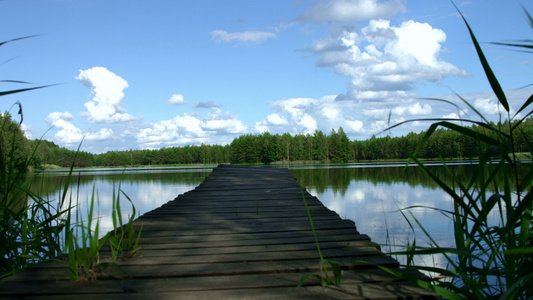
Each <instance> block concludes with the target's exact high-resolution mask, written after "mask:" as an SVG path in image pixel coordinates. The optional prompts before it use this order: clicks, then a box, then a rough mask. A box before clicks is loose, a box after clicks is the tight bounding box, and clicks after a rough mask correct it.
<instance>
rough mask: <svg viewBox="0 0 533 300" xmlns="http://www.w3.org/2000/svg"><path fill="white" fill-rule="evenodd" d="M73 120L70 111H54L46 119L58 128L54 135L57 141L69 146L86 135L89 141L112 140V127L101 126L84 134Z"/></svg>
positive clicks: (78, 141)
mask: <svg viewBox="0 0 533 300" xmlns="http://www.w3.org/2000/svg"><path fill="white" fill-rule="evenodd" d="M72 120H74V116H73V115H72V114H71V113H69V112H52V113H50V114H48V116H46V118H45V121H46V122H47V123H48V124H49V125H50V126H53V127H54V128H55V129H57V130H58V132H57V133H56V134H54V137H53V140H54V141H55V142H57V143H60V144H66V145H67V146H69V145H75V144H79V143H80V142H81V141H82V139H83V138H84V137H85V140H87V141H103V140H110V139H112V138H113V136H114V132H113V130H111V129H110V128H100V129H99V130H98V131H95V132H88V133H86V134H84V133H82V131H81V129H79V128H77V127H76V126H75V125H74V124H72V123H71V122H70V121H72Z"/></svg>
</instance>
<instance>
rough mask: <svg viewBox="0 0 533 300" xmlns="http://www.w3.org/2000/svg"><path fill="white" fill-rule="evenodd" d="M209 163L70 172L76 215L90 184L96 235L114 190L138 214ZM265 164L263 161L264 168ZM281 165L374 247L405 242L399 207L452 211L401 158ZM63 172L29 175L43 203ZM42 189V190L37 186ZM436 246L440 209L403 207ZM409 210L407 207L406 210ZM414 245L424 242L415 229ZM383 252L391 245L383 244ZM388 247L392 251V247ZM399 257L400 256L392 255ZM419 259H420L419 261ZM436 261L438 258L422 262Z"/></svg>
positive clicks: (446, 230) (189, 183) (457, 166)
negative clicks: (395, 160)
mask: <svg viewBox="0 0 533 300" xmlns="http://www.w3.org/2000/svg"><path fill="white" fill-rule="evenodd" d="M472 164H473V163H472V162H455V163H453V166H452V168H454V171H455V173H456V174H458V175H460V176H465V177H464V178H468V176H469V174H471V172H473V171H474V168H475V167H474V166H473V165H472ZM428 165H431V168H433V169H434V171H435V172H438V173H442V174H444V169H443V167H442V166H441V165H440V164H439V163H428ZM214 167H215V166H188V167H172V168H167V167H161V168H126V169H83V170H76V171H75V172H74V174H73V175H74V176H73V180H72V182H73V183H72V184H71V188H70V190H69V196H67V198H70V197H72V199H74V200H73V201H74V202H75V201H76V199H79V202H80V205H79V206H78V208H77V209H79V210H81V211H80V212H81V213H83V212H86V211H87V205H86V204H87V203H88V202H89V201H90V199H91V195H92V193H93V187H94V189H95V195H96V196H95V198H96V199H97V208H98V211H99V216H100V227H101V232H104V233H105V232H107V231H109V230H111V229H113V228H112V222H111V218H110V215H111V203H112V197H113V191H115V193H117V192H118V187H119V186H120V189H121V190H122V191H123V192H124V193H125V194H127V195H128V197H129V198H130V199H131V200H132V202H133V203H134V205H135V207H136V209H137V213H138V214H141V215H142V214H143V213H146V212H148V211H151V210H153V209H155V208H157V207H159V206H161V205H162V204H164V203H166V202H168V201H171V200H173V199H174V198H176V197H177V196H178V195H180V194H183V193H185V192H187V191H189V190H192V189H194V188H195V187H196V186H197V185H199V184H200V183H202V181H203V180H204V178H205V177H206V176H208V175H209V174H210V172H211V171H212V169H213V168H214ZM265 167H267V166H265ZM276 167H287V168H288V169H289V170H290V171H291V172H292V174H293V175H294V176H295V177H296V178H297V179H298V182H299V183H300V185H302V186H303V187H305V188H307V190H308V191H309V192H310V193H311V194H312V195H315V196H317V197H318V198H319V199H320V200H321V201H322V202H323V203H324V205H325V206H327V207H328V208H330V209H331V210H334V211H336V212H337V213H338V214H339V215H340V216H341V217H342V218H344V219H350V220H353V221H354V222H355V223H356V226H357V230H358V231H359V232H360V233H363V234H367V235H369V236H370V237H371V239H372V240H373V241H374V242H377V243H379V244H392V245H400V246H403V245H406V243H407V240H408V239H412V238H413V236H414V233H413V231H412V230H411V229H410V227H409V224H408V223H407V222H406V220H405V219H404V217H403V216H402V214H401V213H400V212H399V209H400V208H405V207H409V206H427V207H437V208H441V209H448V210H451V209H452V208H453V206H452V202H451V198H450V197H449V196H448V195H447V194H445V193H444V192H443V191H441V190H440V189H439V188H438V187H437V186H436V184H434V183H433V182H432V181H431V179H429V178H428V177H427V176H425V175H424V174H423V173H422V172H421V170H420V169H419V168H418V167H416V166H409V167H407V168H405V163H386V164H384V163H357V164H317V165H290V166H276ZM67 174H68V171H66V170H53V171H45V172H42V173H40V174H36V175H35V177H34V180H35V182H34V184H33V188H34V189H36V188H37V187H43V188H41V189H42V190H43V191H42V192H41V194H42V193H43V192H45V193H47V194H48V198H49V199H50V200H57V199H60V198H61V191H62V185H63V183H64V182H65V180H66V178H67ZM44 187H46V188H44ZM121 203H122V209H123V212H124V219H125V218H127V217H128V216H130V215H131V213H132V210H131V205H130V204H129V203H128V201H127V200H126V198H125V197H124V196H123V195H122V196H121ZM409 211H410V212H412V213H413V214H414V215H415V216H416V218H418V220H419V221H420V222H421V223H422V224H423V225H424V226H425V228H426V229H427V230H428V231H429V232H430V233H431V236H432V237H433V238H434V239H435V240H436V241H437V242H438V243H439V244H440V245H441V246H450V245H453V240H452V235H451V233H452V223H451V220H450V219H449V218H448V217H446V216H444V215H443V214H441V213H440V212H438V211H436V210H432V209H427V208H413V209H410V210H409ZM406 214H407V215H409V212H406ZM416 235H417V245H422V244H424V241H426V240H427V239H426V238H425V237H424V236H423V235H422V234H421V232H420V231H419V230H417V232H416ZM382 250H383V251H384V252H388V251H390V250H391V248H390V247H388V246H387V247H383V248H382ZM392 250H394V248H392ZM398 259H399V260H400V261H402V259H401V258H398ZM419 262H420V261H419ZM423 263H426V264H429V265H434V264H435V265H438V266H443V265H442V264H443V263H444V262H443V261H441V259H439V258H438V257H437V258H435V257H433V258H430V261H426V262H423Z"/></svg>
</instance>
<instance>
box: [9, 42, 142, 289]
mask: <svg viewBox="0 0 533 300" xmlns="http://www.w3.org/2000/svg"><path fill="white" fill-rule="evenodd" d="M22 39H24V38H22ZM16 40H20V38H19V39H13V40H9V41H6V42H0V46H2V45H5V44H6V43H8V42H12V41H16ZM2 82H10V83H20V84H25V82H21V81H14V80H3V81H2ZM43 87H44V86H40V87H31V88H24V89H15V90H8V91H3V92H0V96H4V95H9V94H14V93H20V92H25V91H29V90H34V89H38V88H43ZM15 105H16V106H18V116H19V118H20V121H19V122H16V121H14V120H13V119H12V116H11V114H10V113H9V112H4V113H2V114H0V279H1V278H4V277H7V276H10V275H13V274H15V273H16V272H18V271H20V270H22V269H24V268H26V267H28V266H30V265H32V264H35V263H39V262H43V261H46V260H58V259H60V257H61V256H62V255H63V254H67V253H68V255H67V263H68V268H69V271H70V272H69V274H70V279H71V280H79V279H84V280H90V279H95V278H96V275H98V274H99V273H101V272H102V271H103V269H104V268H105V267H106V266H107V265H109V264H113V262H112V261H111V262H105V263H102V262H100V260H99V255H100V250H101V249H102V247H103V246H104V245H105V244H106V243H108V244H109V247H110V252H111V253H112V255H111V256H112V257H111V258H112V259H113V260H114V259H116V258H117V257H118V256H119V255H125V254H127V255H128V256H133V255H135V254H136V252H137V250H138V247H137V245H138V243H139V238H140V232H139V233H137V232H135V230H133V226H132V222H133V219H134V216H135V207H134V206H133V203H131V200H130V199H129V198H128V201H129V202H130V203H131V205H132V208H133V214H132V216H131V217H130V218H129V219H128V220H127V221H126V222H124V221H123V220H122V213H121V210H120V197H119V196H117V197H116V198H115V197H113V224H114V227H115V228H116V230H115V231H114V234H113V235H112V234H111V233H108V234H107V235H105V236H104V238H100V236H99V224H98V223H99V222H98V220H97V219H98V218H97V217H95V216H94V213H93V212H94V204H95V200H96V198H95V194H94V192H93V196H92V199H90V202H89V211H88V212H87V214H86V215H85V214H83V212H80V210H79V203H80V201H79V200H80V199H78V198H76V197H73V196H72V192H71V191H70V197H67V195H68V194H69V188H70V187H71V182H70V180H71V175H72V170H73V168H74V165H75V163H76V156H77V154H78V153H79V151H74V152H73V157H72V160H71V162H70V172H69V174H68V177H67V180H66V182H65V183H64V185H63V191H62V194H61V195H59V197H58V198H57V199H53V200H50V197H49V195H47V194H46V193H44V192H39V191H42V189H39V188H35V187H31V186H30V182H32V178H30V177H29V176H26V174H27V173H28V171H29V169H30V167H31V166H38V165H39V164H40V163H41V162H42V160H41V159H39V155H38V151H39V149H42V147H40V146H41V144H43V145H44V146H43V147H45V146H47V145H48V146H49V145H50V142H46V141H43V140H35V141H29V140H27V139H26V137H25V136H24V133H23V131H22V129H21V124H22V121H23V110H22V105H21V104H20V103H18V102H17V103H16V104H15ZM15 105H13V106H15ZM13 106H12V108H13ZM51 144H52V145H53V143H51ZM78 150H79V149H78ZM41 188H42V187H41ZM34 191H37V192H34ZM120 193H122V194H123V195H124V196H125V197H127V195H126V194H124V193H123V192H122V191H121V190H120V187H119V194H120ZM67 199H68V203H67ZM74 210H75V215H74V216H73V212H74ZM84 216H86V219H84Z"/></svg>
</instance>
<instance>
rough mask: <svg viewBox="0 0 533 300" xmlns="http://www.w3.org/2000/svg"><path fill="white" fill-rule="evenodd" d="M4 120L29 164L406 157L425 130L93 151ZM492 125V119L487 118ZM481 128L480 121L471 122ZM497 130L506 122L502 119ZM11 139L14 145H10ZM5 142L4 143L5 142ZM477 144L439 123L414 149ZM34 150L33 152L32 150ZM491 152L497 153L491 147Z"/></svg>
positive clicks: (525, 136) (519, 146)
mask: <svg viewBox="0 0 533 300" xmlns="http://www.w3.org/2000/svg"><path fill="white" fill-rule="evenodd" d="M0 121H1V122H2V123H3V124H4V125H5V127H4V128H6V129H7V128H9V130H3V131H2V133H1V137H2V143H0V144H1V145H3V146H2V147H4V148H3V149H2V150H3V151H1V152H2V153H3V155H4V159H6V160H9V159H13V160H20V161H22V160H24V159H27V158H28V157H30V163H29V164H30V165H32V166H34V167H36V168H41V167H46V166H47V165H57V166H60V167H65V168H68V167H70V166H71V165H72V163H73V162H74V166H75V167H97V166H98V167H111V166H143V165H168V164H220V163H232V164H257V163H262V164H270V163H274V162H297V161H302V162H311V161H312V162H332V163H346V162H357V161H367V160H394V159H405V158H407V154H406V151H408V152H410V153H412V152H414V150H415V149H416V147H417V145H418V144H419V142H420V140H421V139H422V138H423V137H424V135H425V132H421V133H409V134H407V135H406V136H401V137H390V136H384V137H373V138H371V139H368V140H365V141H358V140H354V141H350V140H349V138H348V137H347V135H346V133H345V132H344V130H343V129H342V128H339V129H338V130H335V129H333V130H331V132H330V133H329V134H324V133H323V132H322V131H315V132H314V133H313V134H296V135H290V134H288V133H286V134H281V135H280V134H275V135H272V134H270V133H268V132H265V133H263V134H255V135H253V134H247V135H242V136H240V137H238V138H235V139H234V140H233V141H232V142H231V144H229V145H225V146H219V145H204V144H202V145H199V146H184V147H168V148H162V149H157V150H128V151H109V152H106V153H101V154H93V153H89V152H85V151H79V152H76V151H73V150H69V149H66V148H62V147H59V146H58V145H56V144H54V143H53V142H51V141H47V140H40V141H39V140H27V139H26V138H25V137H24V135H23V133H22V130H20V128H19V124H18V123H16V122H15V121H12V120H11V116H10V115H9V114H2V115H0ZM492 125H494V126H496V124H492ZM471 128H472V129H474V130H475V131H478V132H481V131H482V130H484V129H483V127H477V126H473V127H471ZM501 128H502V130H503V131H505V129H506V128H508V124H502V126H501ZM520 132H521V134H519V135H517V136H519V138H518V139H517V140H515V149H516V152H527V151H529V149H528V146H527V142H526V141H527V140H529V141H531V140H533V119H532V118H529V119H527V120H526V121H525V122H524V123H522V124H521V125H520ZM12 145H15V147H14V148H13V149H14V150H13V149H8V148H10V147H9V146H12ZM6 147H7V148H6ZM478 147H479V144H478V141H477V140H476V139H475V138H470V137H468V136H465V135H462V134H458V133H456V132H454V131H452V130H447V129H438V130H437V131H436V132H434V133H433V134H432V135H431V137H430V138H429V139H428V140H427V142H426V143H425V145H424V147H422V149H421V150H420V152H419V153H418V157H419V158H425V159H431V158H438V157H444V158H474V157H477V156H478V153H479V149H478ZM32 153H33V155H32ZM494 154H495V155H496V154H497V153H494Z"/></svg>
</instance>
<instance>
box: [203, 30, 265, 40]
mask: <svg viewBox="0 0 533 300" xmlns="http://www.w3.org/2000/svg"><path fill="white" fill-rule="evenodd" d="M211 37H212V38H213V40H215V41H217V42H225V43H228V42H234V41H236V42H241V43H250V42H252V43H261V42H264V41H265V40H267V39H269V38H275V37H276V34H275V33H272V32H266V31H243V32H231V33H230V32H226V31H224V30H213V31H211Z"/></svg>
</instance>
